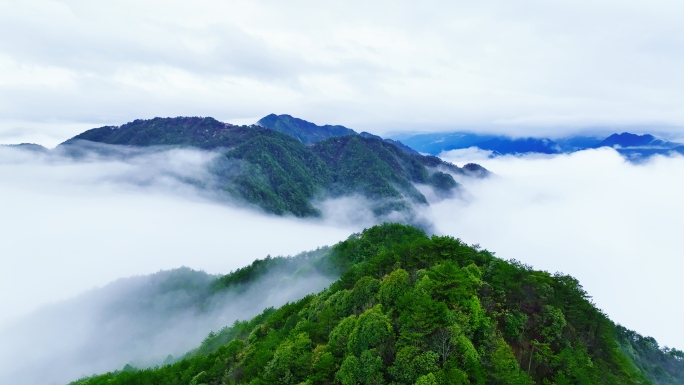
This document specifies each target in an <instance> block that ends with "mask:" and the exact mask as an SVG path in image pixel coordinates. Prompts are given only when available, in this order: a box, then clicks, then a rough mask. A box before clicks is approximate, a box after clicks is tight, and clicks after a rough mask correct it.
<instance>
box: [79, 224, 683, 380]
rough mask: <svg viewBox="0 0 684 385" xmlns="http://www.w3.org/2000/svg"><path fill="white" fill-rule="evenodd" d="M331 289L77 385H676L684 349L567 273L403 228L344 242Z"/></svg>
mask: <svg viewBox="0 0 684 385" xmlns="http://www.w3.org/2000/svg"><path fill="white" fill-rule="evenodd" d="M326 255H327V257H326V263H327V264H328V266H330V267H331V268H333V269H335V270H336V271H338V272H339V273H341V277H340V278H339V279H338V280H337V281H335V282H334V283H333V284H332V285H331V286H330V287H329V288H327V289H325V290H323V291H322V292H320V293H318V294H315V295H309V296H307V297H305V298H303V299H301V300H299V301H296V302H293V303H289V304H286V305H285V306H283V307H281V308H279V309H273V308H270V309H266V310H265V311H264V312H263V313H262V314H261V315H259V316H257V317H255V318H254V319H252V320H251V321H244V322H236V323H235V324H234V325H233V326H232V327H229V328H225V329H223V330H221V331H220V332H219V333H212V334H210V335H209V337H207V339H206V340H205V341H204V342H203V343H202V346H200V348H198V349H197V350H195V351H194V353H193V354H190V355H188V356H186V357H185V358H184V359H183V360H181V361H179V362H177V363H174V364H171V365H167V366H163V367H161V368H153V369H146V370H137V369H134V368H130V367H129V368H128V370H127V371H121V372H113V373H108V374H105V375H101V376H95V377H92V378H87V379H83V380H79V381H77V382H75V383H74V384H82V385H85V384H88V385H98V384H109V385H115V384H159V385H165V384H186V383H191V384H312V385H313V384H343V385H351V384H396V385H399V384H407V385H413V384H420V385H425V384H434V385H438V384H439V385H442V384H444V385H446V384H530V385H531V384H535V383H536V384H651V383H653V384H673V385H674V384H680V383H682V381H683V380H684V352H681V351H679V350H676V349H661V348H659V347H658V345H657V343H656V342H655V340H653V339H652V338H648V337H642V336H640V335H638V334H637V333H634V332H632V331H629V330H627V329H625V328H623V327H621V326H617V325H615V324H614V323H613V322H612V321H611V320H610V319H608V317H607V316H606V315H605V314H604V313H603V312H601V311H600V310H599V309H597V308H596V306H595V305H594V304H593V303H592V302H591V300H590V297H589V296H588V294H587V293H586V292H585V291H584V289H583V288H582V286H581V285H580V284H579V282H578V281H577V280H576V279H574V278H572V277H570V276H567V275H564V274H560V273H556V274H549V273H548V272H545V271H536V270H533V269H532V268H531V267H529V266H526V265H524V264H521V263H519V262H516V261H505V260H502V259H500V258H497V257H495V256H494V255H493V254H492V253H490V252H489V251H487V250H482V249H480V248H477V247H471V246H468V245H466V244H464V243H463V242H461V241H460V240H458V239H454V238H451V237H439V236H432V237H428V236H427V235H426V234H425V233H423V232H422V231H420V230H418V229H415V228H412V227H408V226H403V225H398V224H384V225H382V226H376V227H373V228H370V229H367V230H364V232H363V233H360V234H354V235H352V236H351V237H350V238H349V239H347V240H346V241H344V242H341V243H339V244H337V245H335V246H334V247H333V248H332V250H330V251H329V252H327V254H326Z"/></svg>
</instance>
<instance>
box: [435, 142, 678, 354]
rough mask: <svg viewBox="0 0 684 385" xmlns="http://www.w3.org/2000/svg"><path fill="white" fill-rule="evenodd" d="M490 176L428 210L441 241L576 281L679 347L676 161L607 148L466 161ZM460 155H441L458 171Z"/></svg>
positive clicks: (631, 322)
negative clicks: (641, 160) (454, 240)
mask: <svg viewBox="0 0 684 385" xmlns="http://www.w3.org/2000/svg"><path fill="white" fill-rule="evenodd" d="M474 155H475V156H476V159H477V161H478V162H479V163H480V164H482V165H483V166H484V167H486V168H487V169H489V170H491V171H492V172H494V173H495V174H496V176H495V177H492V178H489V179H486V180H461V181H460V182H461V183H463V184H464V186H465V187H466V189H467V190H468V194H467V198H466V199H465V200H449V201H441V202H436V203H433V204H432V206H431V207H430V209H429V210H430V214H429V215H430V217H431V218H432V220H433V221H434V224H435V228H436V229H437V230H438V231H439V232H440V233H443V234H448V235H452V236H455V237H459V238H461V239H463V240H464V241H465V242H467V243H469V244H474V243H479V244H480V245H482V247H484V248H487V249H488V250H491V251H494V252H496V255H497V256H499V257H501V258H504V259H512V258H514V259H517V260H520V261H522V262H524V263H526V264H531V265H533V267H534V268H536V269H543V270H548V271H550V272H556V271H562V272H564V273H567V274H570V275H572V276H574V277H576V278H578V279H579V280H580V282H581V283H582V285H584V288H585V289H586V290H587V291H588V292H589V295H591V296H593V298H594V301H595V302H596V304H597V306H598V307H599V308H601V309H603V310H604V311H605V312H606V313H607V314H608V316H609V317H610V318H611V319H613V320H614V321H615V322H617V323H620V324H622V325H624V326H626V327H628V328H630V329H633V330H636V331H637V332H639V333H640V334H643V335H650V336H653V337H655V338H656V339H657V340H658V342H659V343H660V344H661V346H662V345H668V346H674V347H676V348H679V349H681V348H682V347H684V333H683V332H682V329H681V324H682V319H683V318H684V310H683V309H682V307H681V306H679V305H678V304H679V302H680V297H681V296H682V288H681V286H680V285H679V282H680V281H681V277H682V272H683V271H684V259H682V257H681V254H682V253H681V250H682V241H681V232H682V229H684V201H683V200H682V197H683V196H684V158H683V157H680V156H677V157H672V158H670V157H662V156H656V157H653V158H652V159H651V160H650V161H648V162H647V163H645V164H640V165H634V164H631V163H629V162H627V161H626V160H625V159H624V158H623V157H621V156H620V155H619V154H617V152H615V151H614V150H612V149H607V148H606V149H598V150H588V151H582V152H577V153H573V154H570V155H559V156H538V155H537V156H525V157H513V156H507V157H497V158H494V159H487V158H486V156H482V155H483V154H474ZM463 156H464V154H463V153H462V152H461V153H459V152H447V153H443V154H442V155H441V157H442V158H443V159H445V160H447V161H449V160H454V161H455V162H457V163H459V164H463V163H464V162H465V161H466V160H465V159H464V158H463Z"/></svg>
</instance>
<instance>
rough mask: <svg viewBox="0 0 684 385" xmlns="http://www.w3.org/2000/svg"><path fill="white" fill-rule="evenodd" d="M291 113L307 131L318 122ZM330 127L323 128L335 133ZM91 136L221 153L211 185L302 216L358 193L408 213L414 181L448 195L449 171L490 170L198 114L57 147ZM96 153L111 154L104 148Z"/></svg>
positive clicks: (103, 131) (417, 198)
mask: <svg viewBox="0 0 684 385" xmlns="http://www.w3.org/2000/svg"><path fill="white" fill-rule="evenodd" d="M276 118H279V117H276ZM290 118H291V120H292V119H294V121H295V122H297V124H300V125H301V126H302V127H304V128H305V129H306V130H309V131H306V132H308V133H310V134H312V132H314V131H315V130H317V129H319V128H320V126H316V125H313V126H314V127H313V128H312V127H309V126H307V124H311V123H308V122H305V121H302V120H299V119H295V118H292V117H290ZM325 127H339V126H325ZM312 130H313V131H312ZM327 130H328V131H325V130H324V131H321V133H320V134H321V135H322V136H325V135H327V134H329V133H331V132H333V133H334V132H337V131H335V130H333V129H332V128H329V129H327ZM352 132H353V131H352ZM312 135H313V134H312ZM93 142H95V143H102V144H108V145H125V146H134V147H136V148H150V147H152V146H172V147H174V146H182V147H198V148H201V149H206V150H212V151H217V152H219V153H221V155H220V156H218V157H217V158H216V159H215V160H214V162H213V163H212V164H211V165H210V171H211V173H212V175H213V176H214V177H215V180H214V181H213V183H212V184H211V186H210V187H211V188H212V189H213V190H215V191H217V192H219V193H223V194H227V195H228V196H231V197H234V198H238V199H239V200H242V201H246V202H249V203H252V204H255V205H257V206H259V207H261V208H262V209H264V210H266V211H268V212H271V213H275V214H278V215H284V214H293V215H295V216H300V217H306V216H317V215H320V212H319V210H318V209H317V208H316V207H315V206H314V202H316V201H318V200H323V199H326V198H328V197H339V196H345V195H355V194H360V195H361V196H363V197H365V198H367V199H368V200H370V201H371V202H372V207H371V209H372V210H373V211H374V212H375V213H376V214H377V215H385V214H389V213H391V212H394V211H404V212H407V211H409V212H410V211H411V206H412V205H413V204H427V201H426V199H425V197H424V196H423V195H422V194H421V193H420V192H418V190H417V189H416V188H415V186H414V184H426V185H429V186H431V187H432V188H434V189H435V190H436V191H437V192H439V193H447V194H448V193H450V192H452V191H455V190H456V189H458V184H457V183H456V182H455V180H454V179H453V176H452V175H451V174H454V175H456V174H459V175H466V176H475V177H482V176H486V174H487V172H486V170H484V169H482V168H480V169H479V170H478V172H476V173H472V172H469V171H468V170H467V169H461V168H458V167H456V166H454V165H452V164H449V163H445V162H443V161H441V160H439V159H438V158H434V157H424V156H422V155H419V154H416V153H409V152H407V151H406V150H405V149H401V148H400V147H398V146H397V145H395V144H394V143H391V142H387V141H384V140H383V139H382V138H379V137H377V138H376V137H365V136H362V135H356V134H354V135H345V136H332V137H329V138H327V139H324V140H321V141H318V142H316V143H315V144H313V145H309V146H307V145H305V144H304V143H303V142H302V141H301V140H299V139H297V138H296V137H292V136H290V135H286V134H284V133H281V132H278V131H274V130H272V129H269V128H265V127H262V126H257V125H254V126H233V125H230V124H225V123H222V122H219V121H217V120H215V119H213V118H199V117H178V118H154V119H150V120H136V121H133V122H130V123H127V124H124V125H122V126H120V127H111V126H105V127H100V128H95V129H92V130H88V131H86V132H84V133H82V134H79V135H77V136H75V137H74V138H72V139H69V140H67V141H66V142H64V143H63V144H61V145H60V146H59V151H63V152H65V153H67V154H71V155H73V156H80V155H81V154H83V153H85V150H84V149H88V150H92V149H93V146H90V145H88V143H93ZM98 151H101V152H103V153H106V152H107V149H106V148H100V149H99V150H98ZM469 167H473V166H472V165H471V166H469Z"/></svg>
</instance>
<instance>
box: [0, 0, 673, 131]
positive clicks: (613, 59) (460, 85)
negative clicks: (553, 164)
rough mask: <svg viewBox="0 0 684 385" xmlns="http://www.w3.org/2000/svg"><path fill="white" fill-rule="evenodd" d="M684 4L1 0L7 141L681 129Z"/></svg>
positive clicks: (0, 74) (1, 112)
mask: <svg viewBox="0 0 684 385" xmlns="http://www.w3.org/2000/svg"><path fill="white" fill-rule="evenodd" d="M682 14H684V3H682V2H681V1H648V2H646V1H628V0H620V1H617V0H616V1H579V0H578V1H547V0H545V1H534V0H521V1H515V2H510V1H498V2H497V1H478V2H466V1H441V2H440V1H423V2H413V1H385V2H384V1H375V2H372V5H371V4H369V2H367V1H339V2H332V1H330V2H316V1H290V2H275V1H268V2H267V1H244V2H242V1H223V0H221V1H212V0H207V1H193V2H190V1H186V2H182V1H173V2H171V1H150V0H145V1H141V0H135V1H133V0H131V1H108V2H93V1H45V0H24V1H4V0H0V34H2V36H3V38H2V39H0V143H12V142H18V141H33V142H39V143H42V144H45V145H54V144H56V143H58V142H59V141H61V140H64V139H66V138H68V137H70V136H71V135H74V134H76V133H79V132H81V131H83V130H84V129H86V128H89V127H93V126H99V125H104V124H122V123H125V122H128V121H130V120H133V119H136V118H152V117H155V116H178V115H199V116H213V117H216V118H217V119H220V120H224V121H231V122H238V123H245V122H254V121H256V120H257V119H258V118H260V117H262V116H264V115H266V114H269V113H271V112H275V113H279V114H282V113H289V114H292V115H294V116H298V117H301V118H304V119H307V120H311V121H314V122H316V123H319V124H324V123H334V124H344V125H347V126H350V127H352V128H355V129H359V130H368V131H371V132H375V133H379V134H385V133H387V132H390V131H407V130H408V131H424V130H462V129H468V130H475V131H483V130H485V131H495V132H504V133H508V134H510V135H528V134H535V135H547V136H552V137H553V136H558V135H563V134H565V133H567V132H573V131H581V130H587V129H596V128H599V129H601V130H608V131H616V130H626V129H629V130H631V131H647V130H649V131H663V132H676V131H677V130H678V129H679V128H680V127H682V125H683V124H684V107H683V106H684V103H683V102H684V70H682V68H684V23H681V15H682Z"/></svg>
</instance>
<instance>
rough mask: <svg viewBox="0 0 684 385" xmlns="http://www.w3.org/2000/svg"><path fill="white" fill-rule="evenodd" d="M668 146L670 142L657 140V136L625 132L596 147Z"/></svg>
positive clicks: (612, 136) (608, 138)
mask: <svg viewBox="0 0 684 385" xmlns="http://www.w3.org/2000/svg"><path fill="white" fill-rule="evenodd" d="M667 145H668V142H665V141H662V140H660V139H656V137H655V136H653V135H650V134H646V135H636V134H631V133H629V132H623V133H622V134H613V135H611V136H609V137H607V138H605V139H604V140H603V141H601V143H599V144H598V145H597V146H596V147H643V146H659V147H666V146H667Z"/></svg>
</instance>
